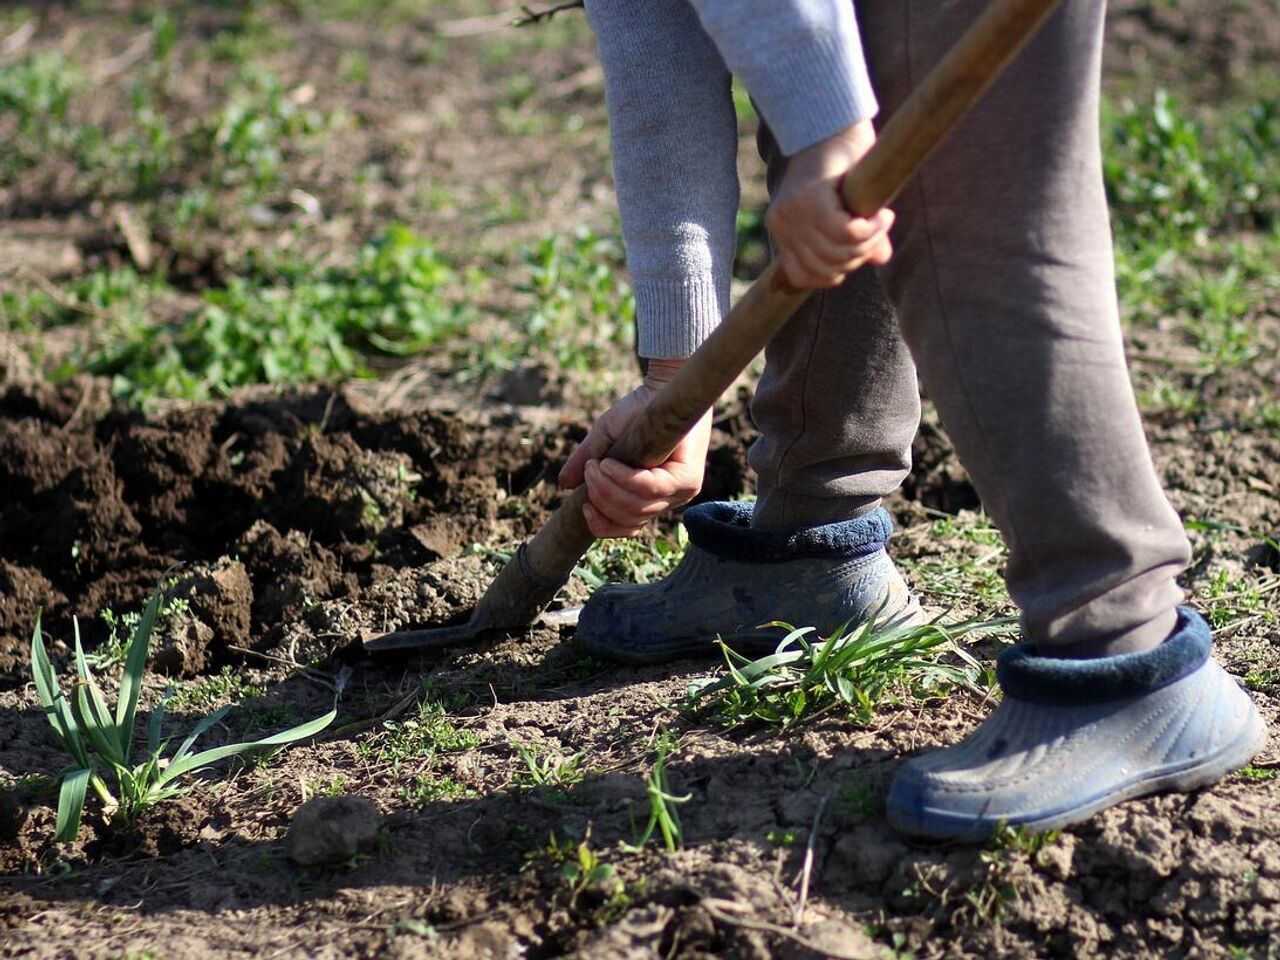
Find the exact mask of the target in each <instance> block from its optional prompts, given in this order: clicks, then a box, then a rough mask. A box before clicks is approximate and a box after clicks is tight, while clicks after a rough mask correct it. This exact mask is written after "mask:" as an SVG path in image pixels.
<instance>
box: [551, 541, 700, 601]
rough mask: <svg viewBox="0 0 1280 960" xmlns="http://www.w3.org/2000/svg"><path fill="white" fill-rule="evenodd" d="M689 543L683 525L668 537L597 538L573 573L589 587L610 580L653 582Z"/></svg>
mask: <svg viewBox="0 0 1280 960" xmlns="http://www.w3.org/2000/svg"><path fill="white" fill-rule="evenodd" d="M688 544H689V535H688V533H686V532H685V529H684V526H683V525H681V526H678V527H676V529H675V532H674V533H673V534H672V537H671V538H670V539H668V538H666V537H657V538H655V539H654V540H652V541H647V542H646V541H644V540H640V539H628V540H598V541H596V543H594V544H593V545H592V547H591V549H590V550H588V551H587V553H586V555H585V556H584V557H583V558H582V563H580V564H579V565H578V566H577V567H575V568H574V571H573V572H574V574H576V575H577V577H578V578H579V579H580V580H581V581H582V582H583V583H585V584H586V585H587V586H588V587H590V588H591V589H592V590H596V589H598V588H599V587H602V586H604V584H606V583H610V582H622V583H652V582H653V581H655V580H661V579H662V578H663V577H665V576H667V574H669V573H671V571H672V570H674V569H675V568H676V565H677V564H679V562H680V558H681V556H683V554H684V551H685V548H686V547H687V546H688Z"/></svg>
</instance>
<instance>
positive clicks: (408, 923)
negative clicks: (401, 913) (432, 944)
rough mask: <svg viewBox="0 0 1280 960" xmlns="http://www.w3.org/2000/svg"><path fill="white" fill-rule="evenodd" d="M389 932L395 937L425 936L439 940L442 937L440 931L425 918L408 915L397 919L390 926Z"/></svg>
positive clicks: (428, 938)
mask: <svg viewBox="0 0 1280 960" xmlns="http://www.w3.org/2000/svg"><path fill="white" fill-rule="evenodd" d="M389 932H390V933H391V935H392V936H393V937H401V936H405V935H408V936H412V937H423V938H425V939H427V940H438V939H439V938H440V933H439V931H437V930H436V928H435V927H433V926H432V925H431V924H429V923H427V921H425V920H419V919H417V918H416V917H407V918H405V919H403V920H397V921H396V922H395V923H393V924H392V925H391V927H390V928H389Z"/></svg>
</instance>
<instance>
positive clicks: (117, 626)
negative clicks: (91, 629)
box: [86, 579, 191, 670]
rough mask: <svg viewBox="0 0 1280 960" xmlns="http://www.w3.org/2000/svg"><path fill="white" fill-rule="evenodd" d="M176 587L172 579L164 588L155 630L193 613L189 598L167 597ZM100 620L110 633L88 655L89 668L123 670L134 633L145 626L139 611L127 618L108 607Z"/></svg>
mask: <svg viewBox="0 0 1280 960" xmlns="http://www.w3.org/2000/svg"><path fill="white" fill-rule="evenodd" d="M175 583H177V580H176V579H170V580H169V581H168V582H167V583H166V584H165V588H166V592H165V593H164V595H163V598H162V599H161V601H160V607H159V609H158V610H157V612H156V622H155V625H154V627H153V629H155V628H157V627H162V626H163V625H164V624H165V623H166V622H167V621H168V620H170V619H171V618H173V617H180V616H182V615H183V614H185V613H187V611H189V610H190V609H191V601H190V600H188V599H187V598H186V597H171V596H169V595H168V592H167V591H168V588H171V587H173V585H174V584H175ZM101 617H102V622H103V623H105V624H106V625H107V629H108V630H109V631H110V633H109V634H108V635H107V639H106V640H105V641H104V642H103V644H102V645H101V646H100V647H99V648H98V649H97V650H95V651H94V652H93V653H91V654H89V655H88V656H87V657H86V659H87V660H88V661H89V665H90V666H92V667H95V668H96V669H98V670H105V669H108V668H110V667H115V666H122V665H123V664H124V662H125V660H126V659H127V657H128V654H129V643H130V640H131V638H132V637H133V635H134V633H135V632H137V629H138V624H140V623H141V622H142V614H141V612H139V611H137V610H131V611H130V612H128V613H126V614H117V613H116V612H115V611H114V610H112V609H111V608H110V607H107V608H106V609H105V610H103V611H102V613H101Z"/></svg>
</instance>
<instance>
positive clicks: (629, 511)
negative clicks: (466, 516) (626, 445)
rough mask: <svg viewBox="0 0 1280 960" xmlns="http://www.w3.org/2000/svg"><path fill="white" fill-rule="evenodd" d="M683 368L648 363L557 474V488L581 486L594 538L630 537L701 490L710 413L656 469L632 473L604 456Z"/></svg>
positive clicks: (662, 362) (673, 362) (584, 510)
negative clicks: (641, 380)
mask: <svg viewBox="0 0 1280 960" xmlns="http://www.w3.org/2000/svg"><path fill="white" fill-rule="evenodd" d="M683 363H684V361H682V360H650V361H649V372H648V375H647V376H646V377H645V382H644V383H643V384H642V385H641V386H639V387H637V388H636V389H635V390H633V391H631V393H629V394H627V395H626V396H625V397H623V398H622V399H621V400H619V401H618V402H617V403H615V404H614V405H613V406H611V407H610V408H609V409H608V410H606V411H605V412H604V413H602V414H601V415H600V417H599V419H597V420H596V422H595V423H594V424H593V425H592V427H591V431H590V432H589V433H588V434H587V436H586V439H584V440H583V441H582V443H580V444H579V445H578V448H577V449H576V450H574V451H573V453H572V454H571V455H570V457H569V460H568V462H566V463H565V465H564V468H563V469H562V470H561V471H560V477H559V484H560V486H562V487H564V488H566V489H573V488H574V487H577V486H578V485H579V484H581V483H583V482H584V481H585V483H586V485H587V503H586V504H585V505H584V506H583V508H582V513H583V516H584V517H585V518H586V521H587V527H588V528H589V529H590V530H591V532H592V533H593V534H594V535H595V536H597V537H634V536H636V535H637V534H638V533H639V532H640V531H641V530H643V529H644V526H645V524H646V523H648V522H649V521H650V520H652V519H653V518H654V517H656V516H657V515H658V514H660V513H662V512H663V511H665V510H669V509H670V508H672V507H679V506H683V505H684V504H686V503H688V502H689V501H690V500H692V499H693V498H694V497H695V496H697V495H698V491H699V490H701V489H702V478H703V474H704V472H705V470H706V463H707V447H708V445H709V444H710V442H711V411H707V414H706V416H704V417H703V418H702V419H701V420H699V421H698V422H697V424H695V425H694V428H693V429H692V430H690V431H689V433H688V434H687V435H686V436H685V438H684V439H683V440H681V441H680V443H679V445H678V446H677V447H676V448H675V450H673V451H672V453H671V456H670V457H668V458H667V460H666V461H665V462H664V463H662V464H659V465H658V466H656V467H650V468H648V469H641V470H637V469H635V468H633V467H629V466H627V465H626V464H625V463H622V462H621V461H620V460H613V459H610V458H608V457H606V456H605V454H606V453H607V452H608V450H609V447H611V446H612V445H613V442H614V441H615V440H616V439H617V438H618V437H620V436H622V434H623V432H624V431H625V430H626V428H627V425H628V424H629V423H631V421H632V420H634V419H635V418H636V417H637V416H639V415H640V413H641V411H643V410H644V409H645V407H647V406H648V405H649V404H650V403H652V402H653V398H654V397H656V396H657V395H658V391H659V390H661V389H662V387H663V385H664V384H665V383H666V382H667V381H668V380H670V379H671V377H672V376H674V375H675V371H676V370H678V369H679V368H680V366H681V365H683Z"/></svg>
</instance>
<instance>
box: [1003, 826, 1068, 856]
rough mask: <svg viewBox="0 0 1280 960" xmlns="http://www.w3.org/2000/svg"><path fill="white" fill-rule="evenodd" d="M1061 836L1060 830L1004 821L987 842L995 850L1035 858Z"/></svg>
mask: <svg viewBox="0 0 1280 960" xmlns="http://www.w3.org/2000/svg"><path fill="white" fill-rule="evenodd" d="M1061 837H1062V831H1060V830H1040V831H1035V830H1028V829H1027V828H1026V827H1012V826H1010V825H1009V824H1007V823H1004V824H1001V825H999V826H998V827H996V829H995V831H994V832H993V833H992V834H991V838H990V839H989V840H988V841H987V844H988V846H989V847H990V848H991V849H993V850H1010V851H1013V852H1015V853H1021V854H1023V855H1024V856H1026V857H1028V858H1030V859H1035V857H1036V856H1037V855H1038V854H1039V853H1040V851H1041V850H1043V849H1044V848H1045V847H1050V846H1053V844H1055V843H1057V842H1058V840H1059V839H1060V838H1061Z"/></svg>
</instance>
